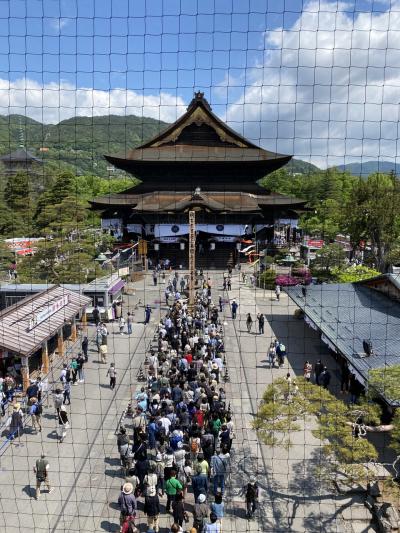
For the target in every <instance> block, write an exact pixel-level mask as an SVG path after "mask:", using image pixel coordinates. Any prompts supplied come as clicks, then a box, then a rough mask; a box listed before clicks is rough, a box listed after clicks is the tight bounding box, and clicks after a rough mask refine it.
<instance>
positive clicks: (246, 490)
mask: <svg viewBox="0 0 400 533" xmlns="http://www.w3.org/2000/svg"><path fill="white" fill-rule="evenodd" d="M258 493H259V490H258V485H257V481H256V479H255V478H254V477H253V478H250V481H249V483H247V485H245V486H244V487H243V489H242V491H241V494H244V497H245V499H246V516H247V518H249V519H250V518H253V515H254V513H255V512H256V509H257V503H258Z"/></svg>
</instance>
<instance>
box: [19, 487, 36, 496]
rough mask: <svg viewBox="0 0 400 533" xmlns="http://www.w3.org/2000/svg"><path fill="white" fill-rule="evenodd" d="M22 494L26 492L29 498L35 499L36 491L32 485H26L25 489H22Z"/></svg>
mask: <svg viewBox="0 0 400 533" xmlns="http://www.w3.org/2000/svg"><path fill="white" fill-rule="evenodd" d="M22 492H25V494H26V495H27V496H28V498H34V497H35V494H36V489H35V487H32V486H31V485H25V487H24V488H23V489H22Z"/></svg>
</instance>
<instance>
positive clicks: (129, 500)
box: [118, 483, 137, 531]
mask: <svg viewBox="0 0 400 533" xmlns="http://www.w3.org/2000/svg"><path fill="white" fill-rule="evenodd" d="M118 505H119V509H120V516H119V523H120V526H121V527H120V531H122V526H123V524H124V522H125V521H126V520H127V517H135V516H136V509H137V503H136V498H135V496H134V495H133V485H132V483H125V484H124V485H123V487H122V490H121V494H120V495H119V498H118Z"/></svg>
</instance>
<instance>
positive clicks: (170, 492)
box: [165, 470, 183, 513]
mask: <svg viewBox="0 0 400 533" xmlns="http://www.w3.org/2000/svg"><path fill="white" fill-rule="evenodd" d="M182 489H183V486H182V483H181V482H180V481H178V480H177V479H176V470H171V477H170V478H169V479H167V481H166V482H165V493H166V495H167V508H166V511H167V513H169V512H170V511H171V504H172V502H173V500H174V499H175V496H176V494H177V492H178V491H179V490H182Z"/></svg>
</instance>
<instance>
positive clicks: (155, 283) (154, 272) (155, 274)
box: [153, 270, 157, 287]
mask: <svg viewBox="0 0 400 533" xmlns="http://www.w3.org/2000/svg"><path fill="white" fill-rule="evenodd" d="M153 285H154V287H156V286H157V270H153Z"/></svg>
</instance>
